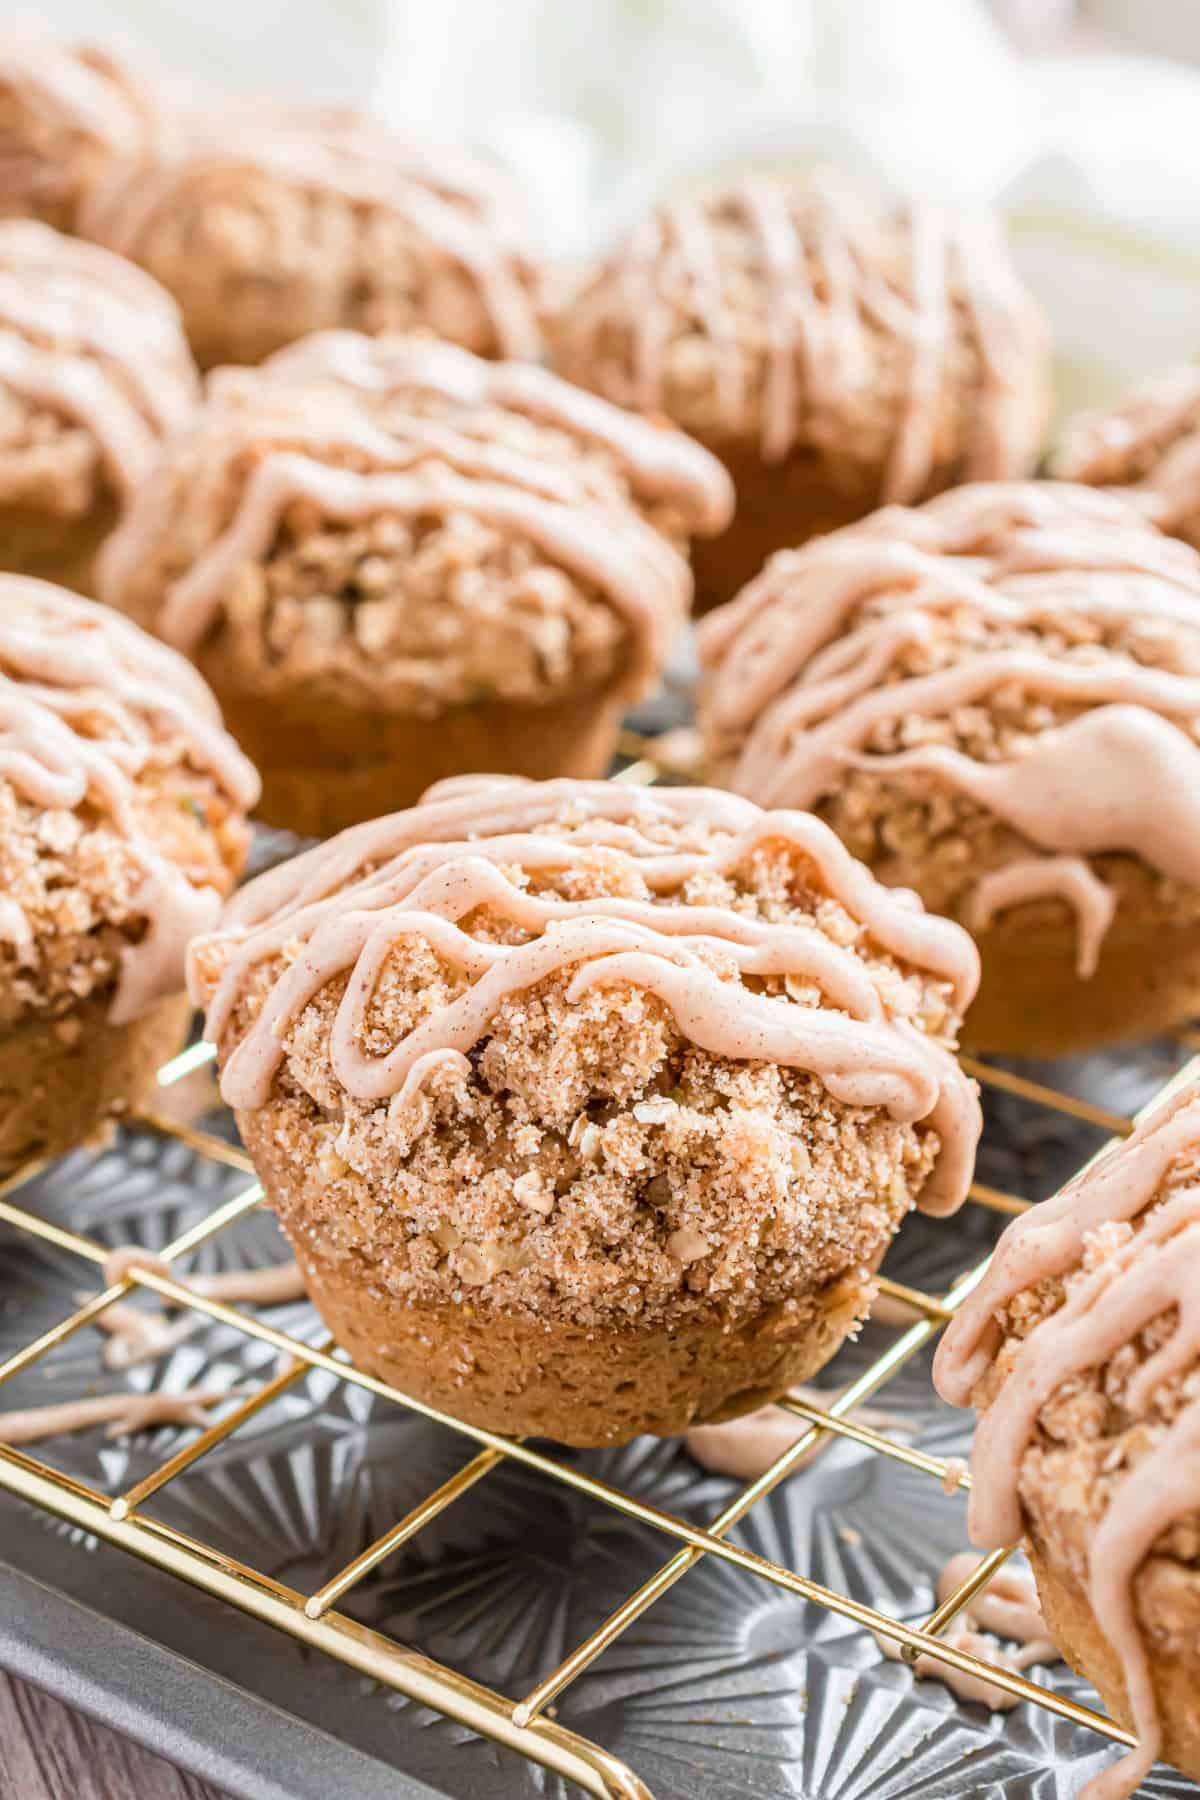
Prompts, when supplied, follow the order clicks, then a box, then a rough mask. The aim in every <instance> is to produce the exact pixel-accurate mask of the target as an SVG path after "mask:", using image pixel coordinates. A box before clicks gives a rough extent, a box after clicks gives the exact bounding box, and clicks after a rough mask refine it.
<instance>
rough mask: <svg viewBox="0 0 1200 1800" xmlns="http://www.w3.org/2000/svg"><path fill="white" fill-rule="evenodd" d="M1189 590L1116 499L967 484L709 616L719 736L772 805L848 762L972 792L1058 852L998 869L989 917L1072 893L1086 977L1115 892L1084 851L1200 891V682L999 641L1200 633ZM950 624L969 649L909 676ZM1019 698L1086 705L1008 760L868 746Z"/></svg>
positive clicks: (1168, 554)
mask: <svg viewBox="0 0 1200 1800" xmlns="http://www.w3.org/2000/svg"><path fill="white" fill-rule="evenodd" d="M1198 598H1200V561H1197V559H1196V557H1195V555H1194V553H1193V552H1191V551H1189V550H1187V549H1185V548H1184V547H1183V546H1182V545H1179V544H1174V543H1170V542H1168V541H1167V540H1165V539H1163V538H1160V537H1159V536H1158V535H1157V533H1155V532H1153V531H1151V530H1148V529H1147V528H1146V527H1145V525H1144V524H1143V523H1142V522H1141V521H1140V520H1139V519H1138V517H1137V515H1136V514H1135V513H1133V512H1132V511H1131V510H1130V509H1129V508H1128V507H1127V506H1126V505H1125V504H1124V503H1122V502H1121V501H1119V500H1116V499H1113V498H1110V497H1109V496H1107V495H1102V494H1099V493H1095V492H1092V491H1091V490H1084V489H1078V488H1071V487H1066V486H1059V485H1053V484H1049V483H1043V484H1039V485H1037V486H1033V485H1027V486H994V487H993V486H979V487H968V488H960V489H956V490H954V491H953V492H952V493H950V494H947V495H945V496H943V497H942V498H941V499H939V500H935V501H931V502H930V503H929V504H928V505H927V506H925V507H923V508H922V509H920V510H919V511H916V512H904V511H901V510H900V509H897V508H892V509H888V510H885V511H883V512H880V513H877V514H875V515H874V516H873V517H872V518H871V519H869V520H867V521H865V522H864V523H863V524H862V525H860V526H854V527H850V528H849V529H848V530H845V531H842V532H838V533H835V534H833V535H832V536H831V537H829V538H826V539H824V540H820V541H818V542H816V543H813V544H811V545H809V546H807V547H806V548H805V549H803V550H800V551H796V552H791V553H785V554H784V555H782V556H780V557H778V558H776V559H775V560H774V561H773V562H772V563H771V564H769V565H768V567H767V569H766V570H765V571H764V572H763V574H762V575H761V576H760V577H758V579H757V580H756V581H754V582H752V583H751V584H750V586H749V587H748V588H747V589H746V590H745V592H744V593H743V594H742V595H741V596H740V598H739V599H738V600H736V601H735V602H734V603H733V604H732V605H731V606H729V607H726V608H724V609H722V612H721V613H717V614H715V615H713V616H712V617H711V618H710V619H708V620H706V621H704V622H703V623H702V624H701V626H700V656H701V661H702V664H703V666H704V668H705V670H706V673H707V688H706V691H705V696H704V700H703V712H704V717H705V721H706V725H707V730H708V734H709V737H710V741H711V743H713V744H714V745H715V747H716V749H717V752H718V754H720V753H721V751H722V750H724V751H725V753H726V754H727V755H728V756H729V757H730V760H731V773H730V782H731V785H732V786H733V787H734V788H736V789H737V790H738V791H740V792H743V793H746V794H749V795H752V796H753V797H754V798H755V799H756V800H759V801H760V802H761V803H762V804H764V805H767V806H781V805H782V806H813V805H816V804H818V803H819V802H820V801H821V800H822V799H824V798H826V797H828V796H829V795H830V794H831V793H832V792H834V791H836V789H837V787H838V785H839V784H840V782H841V781H842V780H843V778H844V773H845V770H846V768H847V766H850V767H855V768H861V769H865V770H868V771H870V772H872V773H879V774H886V775H888V776H889V777H895V776H897V775H904V774H911V775H918V776H922V777H925V778H930V777H932V778H933V780H934V781H935V782H936V783H937V784H939V785H944V786H948V787H949V788H951V789H952V790H953V791H955V792H957V793H959V794H963V795H966V796H968V797H970V798H972V799H973V800H975V801H976V803H977V804H978V805H979V806H980V807H982V808H983V809H984V810H986V811H988V812H990V813H992V814H993V815H995V816H996V817H998V818H1000V819H1002V820H1003V821H1004V822H1005V823H1006V824H1008V825H1009V826H1010V827H1011V828H1012V829H1013V830H1014V831H1016V832H1018V833H1019V834H1020V835H1021V836H1023V837H1024V838H1025V839H1027V840H1028V842H1029V843H1030V845H1031V846H1034V847H1036V848H1037V849H1039V850H1042V851H1044V852H1046V853H1047V860H1045V861H1044V862H1042V863H1041V865H1040V872H1039V868H1038V866H1037V865H1035V864H1034V863H1033V862H1031V861H1030V859H1028V858H1023V859H1021V860H1020V861H1019V862H1018V863H1016V864H1014V865H1010V866H1007V867H1004V868H1001V869H1000V870H998V871H993V872H990V873H989V875H987V876H986V877H985V879H984V882H983V884H982V885H981V886H980V888H979V890H978V891H977V893H976V895H975V898H974V903H973V904H974V910H975V913H976V916H977V918H979V919H981V920H982V919H984V918H986V917H987V916H990V915H994V913H995V912H996V911H997V910H999V909H1000V908H1001V907H1003V906H1005V905H1011V904H1016V903H1017V902H1018V900H1019V899H1028V898H1032V897H1035V896H1036V895H1039V894H1057V895H1059V896H1060V897H1064V898H1067V899H1068V900H1069V901H1070V903H1071V904H1072V905H1073V906H1074V907H1075V909H1076V911H1077V914H1078V916H1079V919H1080V924H1081V936H1080V962H1081V968H1082V967H1083V966H1085V965H1086V966H1088V967H1090V968H1094V967H1095V959H1096V955H1097V954H1098V948H1099V943H1100V941H1101V940H1102V938H1103V935H1104V931H1105V929H1106V928H1107V924H1108V922H1109V918H1110V917H1111V911H1112V906H1111V899H1110V898H1109V897H1107V896H1106V895H1105V894H1104V893H1103V890H1102V889H1101V884H1100V883H1099V881H1098V880H1097V879H1096V878H1095V877H1094V875H1092V872H1091V871H1090V870H1087V869H1086V866H1085V865H1082V864H1080V863H1079V862H1078V861H1077V860H1075V859H1077V858H1079V857H1082V856H1088V855H1095V854H1097V853H1100V852H1104V851H1125V852H1128V853H1132V854H1135V855H1137V856H1140V857H1141V858H1142V860H1143V861H1144V862H1146V863H1147V864H1148V865H1149V866H1150V867H1152V868H1154V869H1156V870H1158V871H1159V872H1160V873H1162V874H1164V875H1168V876H1172V877H1174V878H1176V879H1177V880H1179V881H1182V882H1186V883H1187V884H1188V885H1190V886H1193V887H1200V850H1198V849H1197V846H1200V747H1198V746H1197V744H1196V742H1195V741H1194V739H1193V737H1192V736H1191V734H1190V726H1191V723H1192V720H1193V719H1194V718H1195V717H1196V715H1197V713H1198V712H1200V676H1185V675H1179V674H1175V673H1173V672H1172V671H1171V670H1170V669H1166V668H1158V667H1154V666H1152V665H1148V664H1145V663H1141V662H1138V661H1136V660H1135V659H1134V658H1133V657H1132V656H1130V655H1127V654H1124V653H1120V652H1117V651H1113V650H1108V649H1105V648H1103V647H1102V646H1099V645H1096V644H1090V645H1088V646H1087V648H1086V651H1085V652H1084V653H1083V654H1070V653H1068V652H1067V651H1065V650H1057V649H1056V650H1054V651H1052V650H1051V649H1049V648H1047V649H1046V650H1042V649H1039V648H1037V646H1036V642H1033V643H1031V642H1030V641H1029V638H1028V637H1027V638H1026V640H1025V642H1024V643H1022V644H1021V645H1019V646H1016V647H1013V646H1009V647H1005V645H1004V644H1003V643H1002V642H1000V639H1001V637H1002V635H1003V634H1004V633H1005V632H1009V633H1011V632H1014V631H1019V632H1025V633H1027V634H1032V637H1033V638H1034V639H1035V640H1036V638H1037V637H1038V636H1039V635H1040V633H1041V632H1043V631H1046V630H1053V629H1054V628H1055V626H1056V625H1060V624H1061V623H1062V621H1064V620H1071V619H1076V620H1078V619H1082V620H1084V621H1087V622H1089V623H1090V624H1092V625H1094V626H1096V627H1099V628H1101V629H1105V628H1107V629H1109V630H1113V629H1117V628H1119V627H1121V626H1122V625H1125V624H1128V625H1130V626H1134V625H1137V626H1139V627H1145V628H1147V629H1149V628H1150V627H1152V626H1156V627H1157V628H1158V630H1159V632H1160V634H1161V636H1164V637H1165V636H1169V635H1170V634H1171V633H1174V632H1176V631H1177V632H1178V633H1179V634H1180V635H1181V636H1184V635H1194V634H1195V631H1196V601H1197V599H1198ZM948 630H953V632H954V642H955V647H956V648H959V647H960V646H961V648H960V653H959V654H958V655H957V656H956V657H955V658H954V660H953V661H950V662H948V663H947V665H946V666H944V667H939V668H935V669H934V670H933V671H932V672H929V673H914V674H908V673H905V672H904V669H903V668H902V667H900V666H898V665H900V662H901V659H902V658H903V657H904V656H905V655H906V654H907V653H909V652H911V651H914V650H916V651H922V650H923V649H924V648H925V647H926V646H928V645H932V644H933V643H935V642H936V641H937V639H938V636H939V634H940V633H944V632H946V631H948ZM1160 641H1161V638H1160ZM1014 689H1016V690H1019V691H1021V692H1023V693H1026V694H1029V695H1030V696H1033V697H1035V698H1038V699H1044V700H1046V701H1048V702H1053V701H1060V702H1064V703H1065V704H1066V705H1067V706H1069V707H1071V708H1086V709H1089V710H1083V711H1079V712H1078V713H1077V715H1076V716H1075V717H1073V718H1069V719H1068V721H1067V722H1066V723H1064V724H1062V725H1060V726H1057V727H1055V728H1052V729H1046V730H1044V731H1042V732H1041V733H1040V735H1038V736H1037V737H1036V738H1035V739H1034V740H1033V741H1032V742H1031V743H1030V744H1029V746H1028V748H1027V749H1026V750H1025V751H1024V753H1023V754H1022V755H1020V756H1017V757H1014V758H1012V759H1010V760H1007V761H1003V762H995V763H991V762H989V763H985V762H981V761H976V760H974V759H973V758H972V757H970V756H969V755H967V754H966V753H965V752H963V751H961V750H958V749H955V748H953V747H949V746H946V745H942V744H930V745H922V744H919V743H918V744H917V745H915V746H914V747H913V748H910V749H905V750H901V751H898V752H895V753H888V754H885V753H879V752H875V751H873V750H871V749H870V748H869V747H868V746H869V744H870V740H871V738H872V735H873V734H874V733H875V732H876V731H877V730H879V729H880V728H881V727H884V726H889V725H898V724H901V723H905V724H907V723H908V722H909V721H911V720H914V719H920V718H953V717H954V715H955V713H956V712H957V710H958V709H960V708H965V707H971V706H979V705H982V706H986V705H987V704H988V702H989V701H991V700H992V699H993V698H994V697H995V696H997V695H999V694H1000V693H1002V692H1004V691H1012V690H1014ZM1106 915H1107V916H1106Z"/></svg>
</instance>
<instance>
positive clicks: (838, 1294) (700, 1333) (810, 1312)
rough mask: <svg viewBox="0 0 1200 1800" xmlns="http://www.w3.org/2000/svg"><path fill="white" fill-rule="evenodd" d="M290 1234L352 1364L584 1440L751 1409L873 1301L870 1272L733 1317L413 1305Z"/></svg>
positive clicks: (445, 1405) (797, 1375)
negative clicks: (674, 1319)
mask: <svg viewBox="0 0 1200 1800" xmlns="http://www.w3.org/2000/svg"><path fill="white" fill-rule="evenodd" d="M255 1161H256V1166H257V1163H258V1158H257V1156H256V1158H255ZM260 1172H261V1171H260ZM269 1192H270V1189H269V1184H268V1194H269ZM285 1226H286V1219H285ZM292 1241H293V1244H294V1247H295V1251H296V1257H297V1260H298V1261H299V1263H300V1267H301V1270H302V1271H303V1274H304V1281H305V1286H306V1287H307V1288H308V1291H309V1294H310V1296H311V1298H312V1301H313V1304H314V1305H315V1307H316V1309H317V1311H318V1312H319V1313H320V1315H321V1317H322V1318H323V1319H324V1321H325V1323H326V1325H328V1327H329V1329H330V1331H331V1332H332V1333H333V1335H334V1337H335V1338H336V1339H337V1340H338V1342H339V1343H340V1344H341V1345H342V1346H343V1347H344V1348H345V1349H346V1350H348V1351H349V1353H350V1355H351V1356H352V1357H353V1359H354V1361H355V1362H356V1363H357V1364H358V1366H359V1368H361V1369H365V1370H367V1372H368V1373H369V1374H372V1375H377V1376H378V1377H379V1378H380V1379H381V1380H383V1381H387V1382H389V1383H390V1384H391V1385H392V1386H393V1387H396V1388H398V1389H399V1390H400V1391H401V1393H405V1394H411V1395H412V1396H413V1397H414V1398H415V1399H418V1400H423V1401H425V1402H426V1403H427V1404H428V1405H430V1406H436V1407H437V1408H439V1409H440V1410H441V1411H443V1412H447V1413H451V1414H453V1416H454V1417H455V1418H459V1419H465V1420H466V1421H467V1423H468V1424H471V1425H483V1426H486V1427H487V1428H488V1429H489V1430H492V1431H499V1432H505V1433H509V1434H512V1435H515V1436H526V1437H548V1438H554V1439H556V1440H557V1441H558V1442H559V1443H562V1444H574V1445H579V1446H588V1445H598V1444H623V1443H627V1442H628V1441H629V1439H630V1438H634V1437H637V1436H639V1435H640V1434H641V1433H642V1432H651V1433H653V1434H654V1435H656V1436H658V1437H673V1436H675V1435H676V1434H677V1433H679V1432H682V1431H686V1430H687V1428H688V1427H689V1426H690V1425H699V1424H705V1423H709V1422H716V1421H719V1420H721V1419H732V1418H736V1417H737V1416H738V1415H739V1414H740V1413H744V1412H752V1411H753V1410H754V1408H755V1407H758V1406H762V1405H765V1403H766V1402H767V1401H769V1400H775V1399H778V1397H779V1396H780V1394H783V1393H786V1391H787V1390H788V1388H791V1387H795V1386H796V1385H797V1384H798V1383H800V1382H803V1381H806V1380H807V1379H808V1378H809V1377H810V1376H812V1375H815V1374H816V1372H817V1371H818V1370H819V1369H821V1368H823V1367H824V1365H825V1364H826V1363H827V1362H828V1361H829V1359H830V1358H831V1357H832V1356H833V1355H834V1353H835V1351H836V1350H837V1349H838V1348H839V1346H840V1345H841V1344H842V1343H843V1341H844V1340H845V1338H846V1335H847V1333H848V1332H849V1331H850V1330H851V1329H852V1327H853V1326H854V1324H855V1323H856V1321H857V1320H858V1319H860V1318H862V1317H863V1316H864V1315H865V1313H866V1311H867V1309H868V1307H869V1305H870V1287H869V1283H867V1282H866V1281H860V1280H857V1279H854V1278H847V1279H845V1280H842V1281H839V1282H835V1283H832V1284H831V1285H830V1286H829V1287H827V1288H824V1289H822V1290H821V1291H820V1292H818V1293H815V1294H807V1295H802V1296H800V1297H799V1298H798V1300H797V1301H796V1302H795V1303H794V1306H793V1307H791V1308H789V1309H788V1310H787V1311H786V1312H785V1311H784V1310H783V1309H781V1308H779V1307H775V1308H772V1309H770V1310H769V1311H766V1312H763V1313H761V1314H759V1315H758V1316H757V1317H755V1318H754V1319H752V1320H750V1321H749V1322H748V1323H744V1324H741V1325H739V1326H736V1327H729V1326H727V1325H725V1324H723V1323H722V1321H721V1320H720V1319H719V1318H718V1317H717V1316H716V1315H715V1314H709V1315H708V1316H705V1317H699V1318H697V1319H694V1320H687V1321H684V1322H681V1323H680V1324H678V1325H675V1326H671V1327H663V1326H655V1327H653V1328H647V1327H642V1326H639V1325H637V1324H635V1323H633V1322H630V1323H629V1324H628V1325H623V1326H619V1327H616V1326H612V1327H587V1328H585V1327H583V1326H579V1325H573V1324H569V1323H566V1322H564V1321H562V1320H549V1319H543V1318H539V1317H538V1316H536V1315H535V1314H532V1313H511V1312H500V1311H498V1310H497V1309H496V1308H494V1307H492V1306H490V1305H489V1304H488V1302H487V1301H486V1299H484V1298H483V1297H482V1296H481V1297H480V1298H478V1299H474V1300H472V1299H467V1300H465V1301H463V1302H462V1303H461V1304H459V1305H451V1304H437V1303H433V1302H428V1301H426V1302H421V1303H419V1304H410V1303H408V1302H406V1301H404V1300H401V1299H399V1298H397V1297H396V1296H395V1295H394V1294H391V1293H389V1292H388V1291H387V1290H386V1289H385V1288H383V1287H382V1286H380V1285H378V1284H376V1283H374V1282H373V1281H372V1279H371V1273H370V1267H369V1265H368V1264H366V1263H365V1262H362V1261H358V1260H355V1259H353V1258H347V1259H345V1260H334V1259H332V1258H330V1257H328V1256H326V1255H324V1254H323V1253H321V1252H320V1251H318V1250H316V1249H315V1248H314V1246H313V1245H312V1244H311V1243H310V1242H308V1241H306V1239H304V1238H303V1237H300V1236H296V1237H295V1238H293V1240H292Z"/></svg>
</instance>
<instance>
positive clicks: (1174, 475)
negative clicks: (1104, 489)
mask: <svg viewBox="0 0 1200 1800" xmlns="http://www.w3.org/2000/svg"><path fill="white" fill-rule="evenodd" d="M1054 469H1055V473H1056V474H1058V475H1060V476H1061V477H1062V478H1063V479H1064V480H1068V481H1086V482H1091V483H1102V484H1104V485H1106V486H1109V487H1115V488H1117V489H1119V490H1120V491H1121V492H1122V493H1123V494H1125V495H1126V496H1127V497H1128V498H1129V499H1130V500H1132V501H1133V502H1135V504H1137V505H1138V506H1139V507H1140V509H1141V510H1142V511H1143V512H1144V513H1145V514H1146V515H1147V517H1149V518H1151V519H1153V521H1154V523H1155V524H1156V525H1158V526H1159V527H1160V529H1161V530H1163V531H1176V530H1179V529H1180V528H1181V527H1191V528H1193V529H1194V528H1195V525H1196V523H1197V518H1198V515H1200V366H1196V365H1193V364H1189V365H1187V366H1186V367H1184V368H1181V369H1172V370H1170V371H1169V372H1168V373H1167V374H1165V375H1161V376H1158V377H1157V378H1156V379H1155V380H1153V381H1150V382H1147V383H1146V384H1145V385H1144V386H1143V387H1139V388H1137V389H1136V390H1135V391H1134V392H1133V393H1132V394H1130V395H1129V397H1128V398H1127V399H1126V400H1124V401H1122V402H1120V403H1119V404H1118V405H1116V406H1113V407H1110V408H1106V409H1099V410H1096V411H1092V412H1086V413H1081V414H1080V415H1079V416H1078V417H1077V418H1075V419H1073V420H1071V422H1070V423H1069V424H1068V426H1067V429H1066V431H1065V433H1064V435H1063V441H1062V444H1061V446H1060V448H1059V450H1058V453H1057V455H1056V456H1055V458H1054ZM1185 535H1190V531H1189V532H1187V533H1185Z"/></svg>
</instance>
